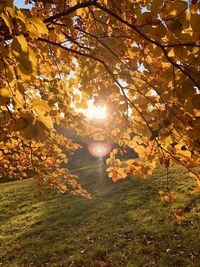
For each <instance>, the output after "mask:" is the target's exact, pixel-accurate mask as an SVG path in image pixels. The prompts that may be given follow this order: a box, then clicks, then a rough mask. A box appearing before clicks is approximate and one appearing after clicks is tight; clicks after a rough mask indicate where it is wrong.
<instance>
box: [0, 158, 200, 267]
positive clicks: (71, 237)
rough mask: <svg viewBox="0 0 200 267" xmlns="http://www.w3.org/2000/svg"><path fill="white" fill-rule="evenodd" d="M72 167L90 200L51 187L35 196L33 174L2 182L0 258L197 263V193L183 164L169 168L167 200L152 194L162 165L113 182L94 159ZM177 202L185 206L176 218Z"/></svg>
mask: <svg viewBox="0 0 200 267" xmlns="http://www.w3.org/2000/svg"><path fill="white" fill-rule="evenodd" d="M74 172H75V173H79V175H80V183H81V184H82V185H83V186H84V187H85V188H86V189H87V190H88V191H90V192H91V193H92V200H88V199H83V198H81V197H77V196H73V195H71V194H68V193H65V194H58V193H55V192H50V193H49V194H48V195H47V197H46V199H42V200H41V199H37V198H34V195H33V194H34V190H35V189H34V187H35V183H34V179H32V178H31V179H26V180H23V181H17V182H7V183H2V184H0V203H1V212H0V266H3V267H6V266H13V267H15V266H19V267H23V266H52V267H53V266H69V267H90V266H91V267H92V266H94V267H98V266H99V267H109V266H113V267H118V266H119V267H123V266H127V267H139V266H141V267H145V266H162V267H168V266H176V267H188V266H193V267H198V266H200V250H199V247H200V220H199V213H200V205H199V197H198V196H197V195H191V190H192V187H193V182H192V180H191V178H189V177H188V176H187V174H186V171H185V170H184V169H182V168H180V167H176V166H175V167H172V168H171V169H170V172H169V174H170V177H171V185H172V188H173V191H176V195H177V199H176V201H175V202H174V203H173V204H172V205H169V204H168V203H165V202H163V201H160V196H159V194H158V191H159V190H160V189H161V188H162V189H163V187H164V186H165V184H166V177H165V176H166V175H165V171H164V169H162V168H157V169H156V171H155V172H154V174H153V176H152V177H150V178H149V179H148V180H139V179H136V178H133V177H132V178H129V179H127V180H125V181H122V182H118V183H113V182H112V181H111V180H110V179H109V178H107V176H106V172H105V166H104V165H101V164H99V163H98V162H97V161H91V162H83V163H82V165H80V166H78V167H77V169H75V170H74ZM178 208H182V209H185V211H186V213H185V217H184V219H183V220H182V221H181V222H180V223H178V222H177V221H176V220H175V219H174V216H173V211H174V209H178Z"/></svg>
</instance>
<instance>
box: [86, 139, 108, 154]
mask: <svg viewBox="0 0 200 267" xmlns="http://www.w3.org/2000/svg"><path fill="white" fill-rule="evenodd" d="M111 148H112V147H111V145H109V144H107V143H105V142H94V143H91V144H89V145H88V150H89V152H90V154H91V155H92V156H94V157H97V158H101V157H105V156H106V155H107V154H108V153H110V151H111Z"/></svg>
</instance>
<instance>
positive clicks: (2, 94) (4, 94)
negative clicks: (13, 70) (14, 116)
mask: <svg viewBox="0 0 200 267" xmlns="http://www.w3.org/2000/svg"><path fill="white" fill-rule="evenodd" d="M11 96H12V94H11V93H10V91H9V90H7V89H3V88H0V106H6V105H7V104H9V102H10V98H11Z"/></svg>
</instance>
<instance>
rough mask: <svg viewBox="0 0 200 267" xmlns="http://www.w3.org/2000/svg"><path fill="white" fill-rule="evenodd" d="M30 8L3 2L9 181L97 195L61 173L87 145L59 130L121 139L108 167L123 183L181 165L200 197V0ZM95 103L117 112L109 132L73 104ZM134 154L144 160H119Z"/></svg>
mask: <svg viewBox="0 0 200 267" xmlns="http://www.w3.org/2000/svg"><path fill="white" fill-rule="evenodd" d="M26 2H27V3H30V4H32V6H33V7H32V9H31V10H29V9H19V8H17V7H16V6H14V4H13V1H11V0H10V1H4V2H2V3H1V4H0V10H1V11H0V12H1V19H0V38H1V41H0V49H1V60H0V69H1V72H0V74H1V76H0V116H1V127H2V130H1V133H0V174H1V175H8V176H15V177H22V175H26V174H27V170H32V171H34V172H35V173H36V174H37V179H38V183H39V185H42V188H44V187H45V186H48V187H49V186H50V187H52V188H57V189H59V190H60V191H65V190H67V189H70V188H71V189H72V190H73V192H74V193H77V194H82V195H85V196H89V195H88V194H87V192H86V191H84V189H82V188H81V187H80V185H79V184H78V183H77V182H76V177H74V175H72V174H70V172H69V170H67V169H63V168H61V167H60V166H61V163H62V162H66V161H67V158H68V157H69V155H70V153H73V152H74V151H75V150H76V149H77V148H78V144H75V143H73V140H71V139H70V138H66V137H63V136H61V135H59V134H57V133H56V131H55V129H54V125H55V124H57V125H60V126H61V127H68V128H74V129H75V130H76V132H77V134H78V135H85V133H87V135H88V136H92V137H93V138H94V139H97V140H103V139H109V138H111V139H113V140H114V141H115V142H116V143H117V144H118V145H119V146H120V147H121V149H120V151H119V150H116V149H115V150H114V151H113V152H112V153H111V155H110V158H109V159H108V160H107V163H108V165H109V168H108V172H109V176H110V177H112V179H113V180H114V181H117V180H119V179H124V178H125V177H126V176H127V175H129V174H134V175H137V176H141V177H144V176H146V175H148V174H150V173H151V172H152V170H153V169H154V168H155V166H156V162H158V161H160V163H161V164H164V165H165V166H166V168H168V167H169V166H170V165H171V164H173V163H179V164H181V165H183V166H185V167H186V168H187V169H188V171H189V172H190V175H191V176H192V177H193V178H195V179H196V181H197V187H196V188H195V191H199V190H200V177H199V175H198V173H196V172H195V171H194V169H192V167H194V166H199V165H200V157H199V156H200V146H199V144H200V139H199V132H200V78H199V77H200V76H199V72H200V65H199V63H200V53H199V50H200V14H199V13H200V3H199V1H195V0H192V1H186V0H174V1H171V0H167V1H162V0H152V1H147V0H137V1H131V0H123V1H116V0H87V1H81V0H80V1H78V0H71V1H67V0H61V1H58V0H43V1H42V0H41V1H40V0H30V1H26ZM77 89H78V90H79V91H80V92H81V95H80V94H77ZM91 98H93V99H94V101H95V104H96V105H101V104H103V105H104V104H105V105H107V107H108V109H109V116H108V118H107V120H105V122H104V127H97V126H95V125H91V124H89V123H88V122H87V120H85V118H84V116H83V115H82V114H80V113H77V111H76V110H75V109H74V107H73V106H72V105H71V103H73V104H74V105H75V107H76V108H80V107H81V108H84V107H86V103H87V100H88V99H91ZM127 147H129V148H131V149H133V150H134V151H135V152H137V153H138V155H139V158H140V159H141V160H139V161H138V160H134V159H130V160H127V161H126V162H123V164H122V163H121V161H120V160H119V159H117V158H116V157H117V153H118V152H120V153H124V152H125V150H126V148H127ZM61 177H62V179H61ZM63 177H64V180H65V181H64V182H63ZM65 182H67V184H68V185H67V186H66V185H65Z"/></svg>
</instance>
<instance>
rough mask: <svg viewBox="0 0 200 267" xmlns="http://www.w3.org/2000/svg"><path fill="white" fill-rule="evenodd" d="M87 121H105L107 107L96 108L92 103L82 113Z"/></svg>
mask: <svg viewBox="0 0 200 267" xmlns="http://www.w3.org/2000/svg"><path fill="white" fill-rule="evenodd" d="M83 113H84V115H85V116H86V117H87V118H88V119H101V120H103V119H105V118H106V117H107V107H106V106H103V107H97V106H95V105H94V104H93V103H89V104H88V108H87V109H85V110H84V111H83Z"/></svg>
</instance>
